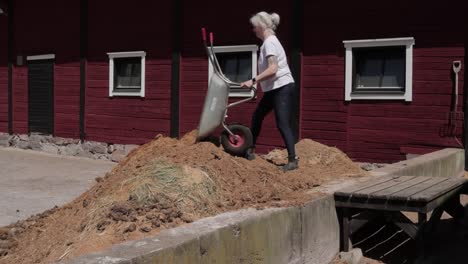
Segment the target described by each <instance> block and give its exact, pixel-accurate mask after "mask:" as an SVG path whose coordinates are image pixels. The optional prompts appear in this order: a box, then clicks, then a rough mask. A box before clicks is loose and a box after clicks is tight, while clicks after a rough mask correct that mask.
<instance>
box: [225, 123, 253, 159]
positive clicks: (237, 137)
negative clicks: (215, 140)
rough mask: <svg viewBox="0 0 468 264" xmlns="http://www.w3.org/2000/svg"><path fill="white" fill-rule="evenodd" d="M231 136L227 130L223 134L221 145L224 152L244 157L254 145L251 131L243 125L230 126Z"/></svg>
mask: <svg viewBox="0 0 468 264" xmlns="http://www.w3.org/2000/svg"><path fill="white" fill-rule="evenodd" d="M228 128H229V130H231V132H232V133H233V134H234V136H232V135H230V134H229V133H228V132H227V131H226V130H224V131H223V133H222V134H221V145H223V147H224V150H225V151H226V152H227V153H229V154H231V155H234V156H244V154H245V152H246V151H247V149H249V148H250V147H251V146H252V144H253V136H252V132H250V129H249V128H248V127H246V126H243V125H229V126H228Z"/></svg>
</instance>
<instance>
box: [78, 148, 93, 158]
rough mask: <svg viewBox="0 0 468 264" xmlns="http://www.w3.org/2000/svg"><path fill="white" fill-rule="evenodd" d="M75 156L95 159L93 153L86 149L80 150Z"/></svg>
mask: <svg viewBox="0 0 468 264" xmlns="http://www.w3.org/2000/svg"><path fill="white" fill-rule="evenodd" d="M75 156H78V157H83V158H88V159H94V155H93V153H91V152H89V151H86V150H84V149H81V150H79V151H78V152H77V154H76V155H75Z"/></svg>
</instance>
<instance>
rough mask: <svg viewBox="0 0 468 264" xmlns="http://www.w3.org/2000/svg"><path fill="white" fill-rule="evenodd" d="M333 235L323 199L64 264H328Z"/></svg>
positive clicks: (328, 200)
mask: <svg viewBox="0 0 468 264" xmlns="http://www.w3.org/2000/svg"><path fill="white" fill-rule="evenodd" d="M338 230H339V227H338V221H337V217H336V211H335V205H334V200H333V197H331V196H326V197H322V198H319V199H317V200H314V201H312V202H310V203H307V204H306V205H304V206H302V207H290V208H273V209H265V210H255V209H246V210H240V211H237V212H228V213H224V214H221V215H218V216H215V217H209V218H205V219H201V220H200V221H196V222H194V223H192V224H190V225H186V226H181V227H177V228H174V229H168V230H164V231H162V232H161V233H160V234H159V235H157V236H155V237H154V238H149V239H144V240H140V241H132V242H127V243H124V244H121V245H117V246H114V247H113V248H112V249H111V250H110V251H108V252H104V253H103V254H92V255H88V256H83V257H81V258H78V259H75V260H74V261H71V262H69V263H70V264H71V263H74V264H85V263H86V264H97V263H138V264H143V263H145V264H146V263H187V264H196V263H220V264H227V263H233V264H234V263H236V264H237V263H269V264H284V263H298V264H299V263H313V264H319V263H328V262H330V261H331V260H332V259H333V258H334V256H335V255H336V253H337V252H338V249H339V233H338V232H339V231H338Z"/></svg>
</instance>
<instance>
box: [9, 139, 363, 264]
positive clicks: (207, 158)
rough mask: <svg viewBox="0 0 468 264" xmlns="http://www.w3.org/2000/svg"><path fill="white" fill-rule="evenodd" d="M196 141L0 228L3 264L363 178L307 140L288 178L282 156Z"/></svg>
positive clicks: (132, 158)
mask: <svg viewBox="0 0 468 264" xmlns="http://www.w3.org/2000/svg"><path fill="white" fill-rule="evenodd" d="M195 136H196V131H193V132H191V133H189V134H187V135H186V136H185V137H184V138H182V139H181V140H176V139H171V138H167V137H162V136H157V137H156V138H155V139H154V140H153V141H151V142H149V143H147V144H145V145H143V146H141V147H140V148H138V149H136V150H134V151H133V152H132V153H130V154H129V156H128V157H127V158H126V159H125V160H123V161H122V162H120V164H118V165H117V166H116V167H115V168H114V169H113V170H112V171H111V172H110V173H108V174H106V175H105V177H102V178H97V179H96V184H95V186H93V187H92V188H91V189H90V190H89V191H87V192H86V193H84V194H82V195H81V196H80V197H78V198H76V199H75V200H74V201H73V202H71V203H69V204H67V205H65V206H63V207H60V208H57V207H56V208H53V209H51V210H48V211H46V212H44V213H42V214H39V215H36V216H33V217H31V218H29V219H27V220H24V221H19V222H17V223H15V224H13V225H10V226H7V227H4V228H1V229H0V256H2V257H0V263H2V264H3V263H50V262H54V261H57V260H63V259H70V258H73V257H76V256H79V255H81V254H85V253H90V252H94V251H100V250H105V249H108V248H110V247H111V246H112V245H113V244H116V243H121V242H123V241H126V240H135V239H141V238H144V237H147V236H154V235H155V234H157V233H158V232H159V231H160V230H161V229H165V228H172V227H175V226H178V225H181V224H185V223H190V222H192V221H194V220H196V219H199V218H202V217H206V216H211V215H216V214H219V213H222V212H225V211H230V210H236V209H240V208H246V207H255V208H258V209H262V208H265V207H272V206H274V207H278V206H293V205H300V204H302V203H304V202H306V201H309V200H311V199H313V198H314V197H315V196H318V195H320V194H317V193H314V192H311V191H310V190H311V189H312V188H313V187H314V186H319V185H321V184H322V183H324V182H327V181H330V180H335V179H337V178H346V177H359V176H361V175H365V172H364V171H362V170H361V169H360V168H359V167H358V166H357V165H356V164H354V163H353V162H352V161H351V160H350V159H349V158H348V157H347V156H346V155H345V154H343V153H342V152H341V151H339V150H338V149H336V148H330V147H327V146H325V145H322V144H319V143H317V142H314V141H312V140H308V139H305V140H302V141H300V142H299V143H298V144H297V145H296V150H297V154H298V156H299V158H300V161H299V166H300V168H299V169H297V170H295V171H291V172H287V173H283V172H282V171H281V170H280V168H279V167H278V166H277V165H279V164H283V163H284V162H285V161H286V151H285V150H275V151H272V152H270V153H269V154H267V155H266V156H265V157H259V156H257V158H256V159H255V160H253V161H248V160H246V159H243V158H239V157H232V156H230V155H229V154H227V153H225V152H224V151H223V150H222V148H220V147H217V146H216V145H215V144H213V143H210V142H201V143H195Z"/></svg>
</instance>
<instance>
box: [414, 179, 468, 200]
mask: <svg viewBox="0 0 468 264" xmlns="http://www.w3.org/2000/svg"><path fill="white" fill-rule="evenodd" d="M465 182H466V179H464V178H450V179H448V180H447V181H444V182H442V183H440V184H437V185H433V186H432V187H430V188H428V189H426V190H422V191H420V192H418V193H415V194H413V195H411V196H410V197H409V199H408V200H410V201H423V202H425V201H431V200H434V199H436V198H437V197H440V196H443V195H444V194H447V193H448V192H450V191H451V190H453V189H455V188H457V187H459V186H461V185H463V184H464V183H465Z"/></svg>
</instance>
